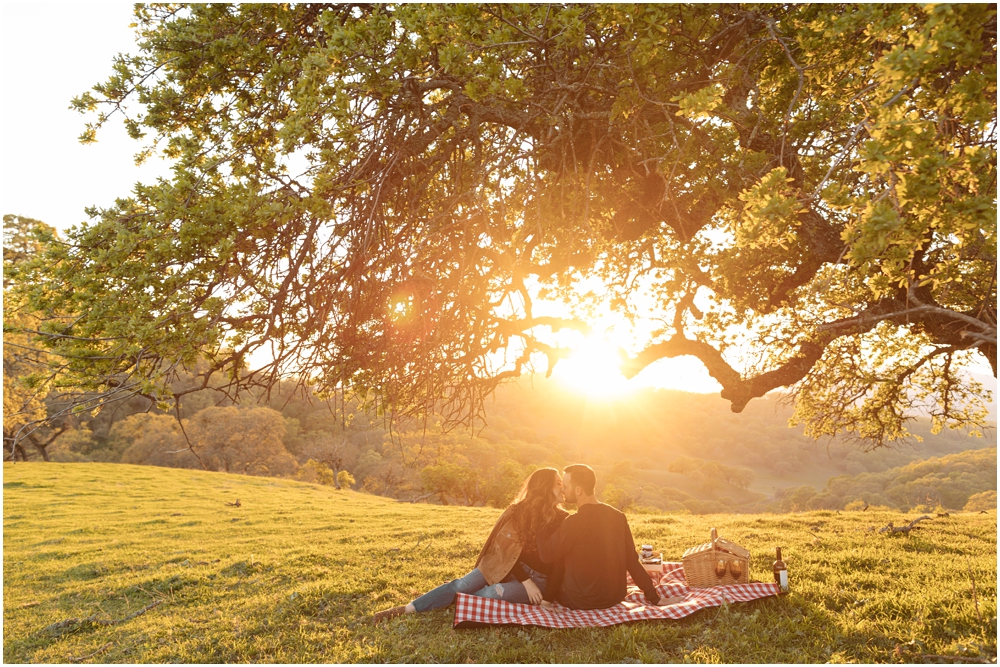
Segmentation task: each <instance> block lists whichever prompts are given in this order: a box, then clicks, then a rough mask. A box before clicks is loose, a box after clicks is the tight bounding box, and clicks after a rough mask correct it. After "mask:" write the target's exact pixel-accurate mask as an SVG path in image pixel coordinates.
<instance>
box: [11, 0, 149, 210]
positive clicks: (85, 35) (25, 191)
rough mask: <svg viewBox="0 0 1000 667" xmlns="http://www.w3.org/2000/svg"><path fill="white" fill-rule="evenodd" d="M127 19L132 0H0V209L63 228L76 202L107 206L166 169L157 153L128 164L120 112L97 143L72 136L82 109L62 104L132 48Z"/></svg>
mask: <svg viewBox="0 0 1000 667" xmlns="http://www.w3.org/2000/svg"><path fill="white" fill-rule="evenodd" d="M131 22H132V4H131V3H124V2H120V3H108V4H100V3H88V4H86V5H77V6H70V5H68V4H66V3H59V4H49V3H41V2H33V3H30V4H28V3H3V4H2V5H0V30H2V33H0V35H2V39H0V42H2V47H0V48H2V49H3V51H2V54H3V56H2V57H3V60H2V61H0V62H2V63H3V64H2V66H0V73H2V77H3V91H4V104H3V105H2V106H0V114H2V115H0V118H2V122H3V126H2V127H3V132H2V133H0V137H2V139H0V141H2V143H0V147H2V148H0V150H2V153H3V156H4V159H3V186H2V189H0V211H2V213H3V214H8V213H14V214H17V215H24V216H27V217H31V218H37V219H39V220H42V221H44V222H47V223H48V224H50V225H52V226H54V227H57V228H60V229H66V228H67V227H70V226H71V225H75V224H78V223H80V222H83V221H85V220H86V219H87V216H86V214H85V213H84V212H83V210H84V208H85V207H88V206H93V205H95V204H96V205H99V206H110V205H112V204H114V201H115V199H116V198H117V197H122V196H126V195H128V194H129V192H130V190H131V189H132V186H133V184H134V183H136V182H137V181H145V182H149V181H152V180H154V179H155V178H156V177H157V176H165V175H167V174H168V169H167V166H166V164H165V163H163V162H161V161H159V160H150V162H149V163H148V164H145V165H143V166H142V167H136V166H135V163H134V161H133V155H134V154H135V153H136V152H137V149H138V145H137V143H136V142H134V141H132V140H131V139H129V138H128V135H126V134H125V130H124V128H123V127H122V126H121V123H120V122H114V123H111V124H109V126H107V127H106V128H105V129H104V130H103V131H102V132H101V133H100V134H99V135H98V143H97V144H91V145H89V146H84V145H81V144H80V143H79V142H78V141H77V137H78V136H80V133H81V132H83V129H84V123H85V122H86V121H87V120H89V119H88V118H85V117H84V116H81V115H80V114H78V113H76V112H75V111H71V110H70V109H69V103H70V100H71V99H73V98H74V97H76V96H77V95H79V94H80V93H83V92H84V91H86V90H89V89H90V88H91V86H93V85H94V84H95V83H98V82H100V81H103V80H104V79H106V78H107V76H108V74H109V73H110V72H111V61H112V58H114V56H115V55H116V54H118V53H119V52H122V51H134V50H135V49H134V41H133V34H132V30H131V29H130V28H129V24H130V23H131Z"/></svg>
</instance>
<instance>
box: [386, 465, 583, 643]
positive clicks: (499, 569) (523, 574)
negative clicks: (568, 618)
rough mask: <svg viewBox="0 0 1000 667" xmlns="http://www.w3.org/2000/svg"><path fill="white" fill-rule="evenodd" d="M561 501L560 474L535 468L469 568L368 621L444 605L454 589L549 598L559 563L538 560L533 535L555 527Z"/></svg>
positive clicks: (537, 600) (525, 599)
mask: <svg viewBox="0 0 1000 667" xmlns="http://www.w3.org/2000/svg"><path fill="white" fill-rule="evenodd" d="M561 501H562V478H560V477H559V471H558V470H556V469H555V468H539V469H538V470H536V471H535V472H533V473H531V475H529V476H528V479H527V480H526V481H525V483H524V486H523V487H521V491H520V492H519V493H518V494H517V496H515V498H514V502H513V503H512V504H511V505H510V507H508V508H507V509H506V510H504V513H503V514H501V515H500V518H499V519H498V520H497V522H496V525H494V526H493V532H491V533H490V536H489V537H488V538H486V544H485V545H483V549H482V551H480V552H479V558H478V559H476V565H475V568H474V569H473V570H472V572H470V573H469V574H467V575H465V576H464V577H461V578H459V579H455V580H453V581H449V582H448V583H446V584H442V585H440V586H438V587H437V588H435V589H434V590H432V591H428V592H427V593H424V594H423V595H421V596H420V597H418V598H417V599H416V600H414V601H413V602H410V603H409V604H407V605H405V606H399V607H393V608H392V609H384V610H382V611H380V612H378V613H376V614H375V615H374V617H373V620H374V621H375V623H376V624H377V623H380V622H381V621H385V620H388V619H390V618H395V617H396V616H400V615H401V614H413V613H416V612H421V611H430V610H432V609H443V608H444V607H447V606H448V605H450V604H451V603H452V602H454V601H455V595H456V594H458V593H466V594H468V595H478V596H479V597H484V598H492V599H495V600H506V601H507V602H519V603H522V604H523V603H530V604H541V602H542V600H543V599H544V600H549V601H551V600H553V599H554V596H555V594H556V592H557V590H556V589H557V588H558V579H559V578H560V577H559V576H558V575H559V566H558V565H550V564H547V563H543V562H542V560H541V558H539V557H538V547H537V546H536V545H535V536H536V534H537V533H538V531H539V530H540V529H541V528H543V527H545V526H548V525H549V524H554V526H553V527H556V526H558V523H559V522H561V521H562V520H563V519H565V518H566V516H567V513H566V512H565V510H563V509H561V508H560V507H559V503H560V502H561Z"/></svg>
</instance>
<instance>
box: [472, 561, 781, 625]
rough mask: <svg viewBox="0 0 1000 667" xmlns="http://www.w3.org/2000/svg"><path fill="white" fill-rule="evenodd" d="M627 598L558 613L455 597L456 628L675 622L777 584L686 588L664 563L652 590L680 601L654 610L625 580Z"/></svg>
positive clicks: (676, 568)
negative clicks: (594, 606)
mask: <svg viewBox="0 0 1000 667" xmlns="http://www.w3.org/2000/svg"><path fill="white" fill-rule="evenodd" d="M628 584H629V591H628V595H627V596H626V598H625V600H623V601H622V602H620V603H618V604H617V605H615V606H614V607H610V608H608V609H568V608H566V607H563V606H561V605H559V604H558V603H557V604H556V605H555V606H556V607H557V609H556V610H549V609H544V608H542V607H540V606H535V605H530V604H515V603H513V602H504V601H503V600H491V599H488V598H481V597H477V596H475V595H465V594H463V593H459V594H458V595H457V596H456V597H455V621H454V627H455V628H477V627H483V626H487V625H536V626H539V627H543V628H595V627H598V628H599V627H606V626H609V625H617V624H619V623H630V622H632V621H646V620H654V619H663V618H670V619H678V618H684V617H685V616H689V615H691V614H693V613H695V612H696V611H698V610H700V609H705V608H707V607H718V606H720V605H722V604H724V603H727V602H749V601H750V600H757V599H760V598H765V597H768V596H771V595H777V594H778V584H775V583H766V584H764V583H749V584H732V585H729V586H715V587H713V588H689V587H688V585H687V581H686V580H685V579H684V568H683V565H682V564H681V563H664V568H663V574H662V575H661V577H660V580H659V584H658V585H657V587H656V590H657V592H658V593H659V594H660V596H661V597H683V598H684V601H683V602H678V603H677V604H673V605H670V606H669V607H657V606H655V605H651V604H649V603H648V602H646V596H645V595H643V594H642V591H640V590H639V588H638V587H636V586H634V585H633V584H632V580H631V577H630V578H629V580H628Z"/></svg>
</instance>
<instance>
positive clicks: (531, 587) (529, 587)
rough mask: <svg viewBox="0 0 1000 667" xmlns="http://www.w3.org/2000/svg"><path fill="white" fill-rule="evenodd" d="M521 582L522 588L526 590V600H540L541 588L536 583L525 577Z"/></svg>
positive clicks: (535, 602)
mask: <svg viewBox="0 0 1000 667" xmlns="http://www.w3.org/2000/svg"><path fill="white" fill-rule="evenodd" d="M521 583H522V584H524V590H526V591H528V602H530V603H531V604H539V603H540V602H541V601H542V589H540V588H539V587H538V584H536V583H535V582H533V581H532V580H531V579H525V580H524V581H522V582H521Z"/></svg>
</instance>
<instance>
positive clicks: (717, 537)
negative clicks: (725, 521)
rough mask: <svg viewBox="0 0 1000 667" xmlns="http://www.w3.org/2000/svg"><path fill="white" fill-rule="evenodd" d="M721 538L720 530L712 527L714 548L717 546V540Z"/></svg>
mask: <svg viewBox="0 0 1000 667" xmlns="http://www.w3.org/2000/svg"><path fill="white" fill-rule="evenodd" d="M718 539H719V531H717V530H716V529H715V528H713V529H712V548H713V549H714V548H715V541H716V540H718Z"/></svg>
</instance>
